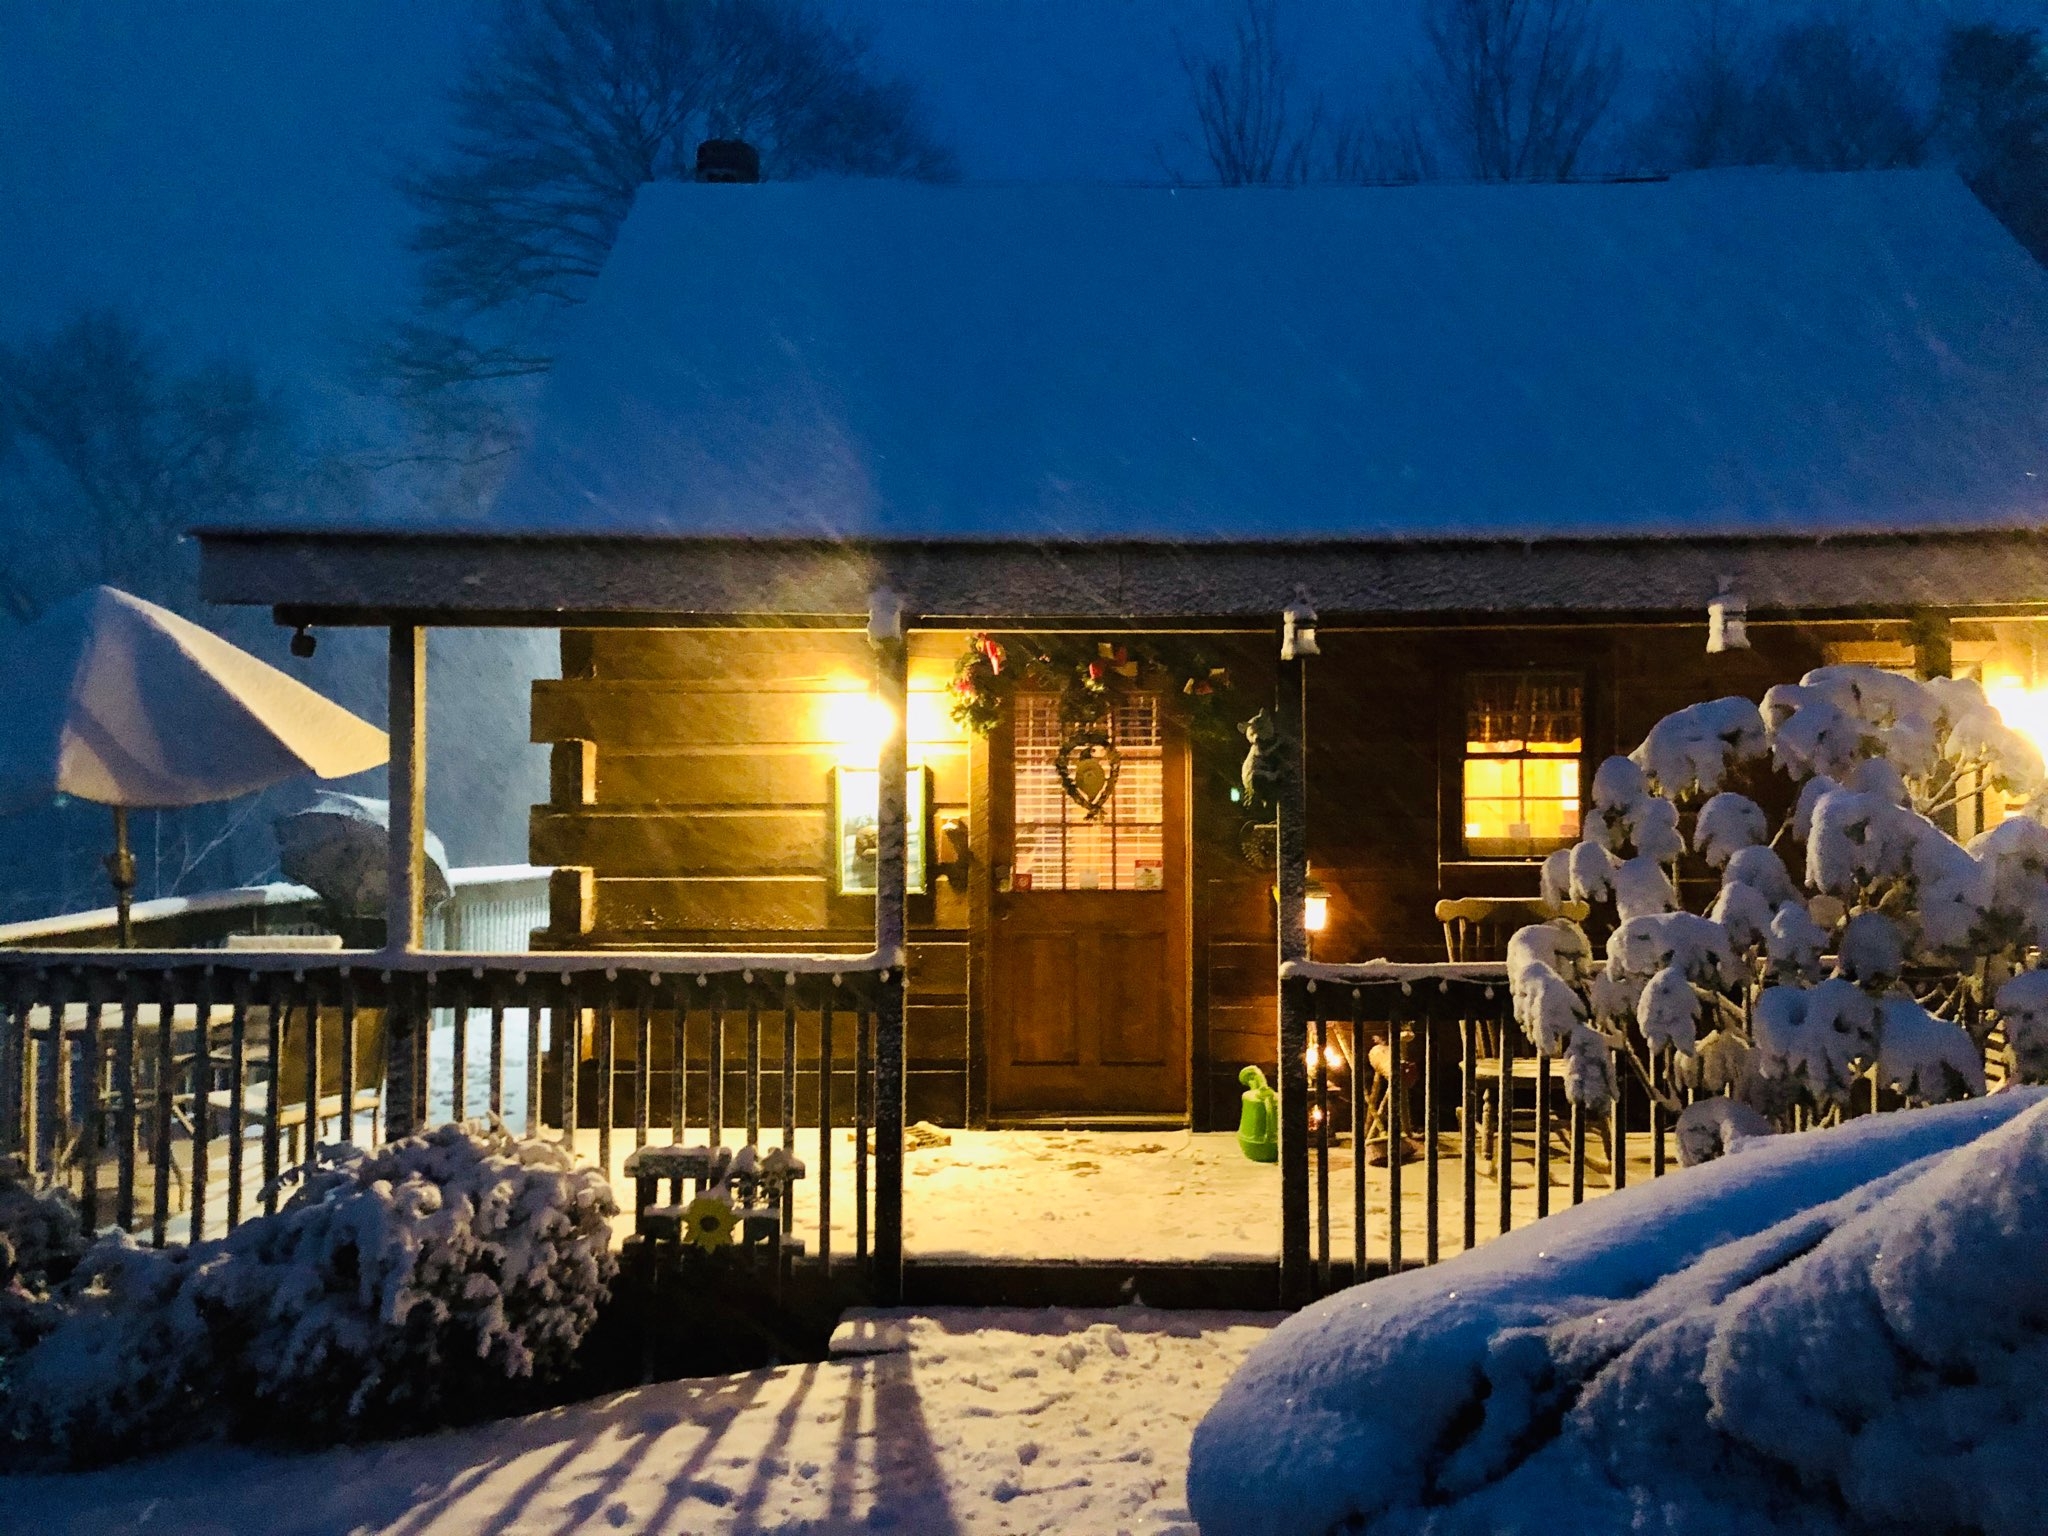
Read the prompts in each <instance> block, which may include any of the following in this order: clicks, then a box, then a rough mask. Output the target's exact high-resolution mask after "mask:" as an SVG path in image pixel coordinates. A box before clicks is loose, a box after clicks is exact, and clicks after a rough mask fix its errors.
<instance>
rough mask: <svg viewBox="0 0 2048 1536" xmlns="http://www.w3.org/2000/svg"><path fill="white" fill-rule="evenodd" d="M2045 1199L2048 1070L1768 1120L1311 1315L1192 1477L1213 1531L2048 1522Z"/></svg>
mask: <svg viewBox="0 0 2048 1536" xmlns="http://www.w3.org/2000/svg"><path fill="white" fill-rule="evenodd" d="M2044 1229H2048V1093H2044V1092H2041V1091H2031V1090H2014V1091H2009V1092H2002V1093H1999V1094H1996V1095H1993V1096H1992V1097H1991V1098H1989V1099H1985V1100H1976V1101H1971V1102H1968V1103H1963V1104H1955V1105H1947V1106H1943V1107H1940V1108H1936V1109H1925V1110H1916V1111H1911V1112H1907V1113H1901V1114H1895V1115H1884V1116H1876V1117H1871V1118H1869V1119H1866V1120H1861V1121H1858V1122H1855V1123H1854V1124H1852V1125H1849V1126H1846V1127H1842V1128H1839V1129H1836V1130H1831V1131H1823V1132H1817V1133H1814V1134H1811V1135H1805V1136H1787V1137H1774V1138H1769V1139H1768V1140H1762V1141H1757V1142H1753V1143H1750V1144H1749V1145H1747V1146H1746V1147H1744V1148H1743V1150H1741V1151H1740V1152H1738V1153H1736V1154H1734V1155H1731V1156H1729V1157H1725V1158H1722V1159H1720V1160H1718V1161H1716V1162H1712V1163H1708V1164H1705V1165H1703V1166H1701V1167H1698V1168H1693V1169H1688V1170H1685V1171H1684V1172H1681V1173H1678V1174H1674V1175H1672V1176H1671V1177H1668V1178H1665V1179H1660V1180H1658V1181H1656V1182H1655V1183H1653V1184H1651V1185H1649V1186H1647V1187H1642V1188H1635V1189H1631V1190H1629V1191H1627V1192H1625V1193H1623V1194H1620V1195H1616V1196H1614V1197H1613V1198H1611V1199H1607V1200H1603V1201H1600V1202H1598V1203H1596V1204H1593V1205H1590V1206H1587V1207H1585V1208H1584V1209H1581V1210H1578V1211H1573V1212H1569V1213H1567V1214H1564V1215H1561V1216H1558V1217H1556V1218H1554V1219H1552V1220H1550V1221H1548V1222H1545V1223H1543V1224H1541V1225H1539V1226H1537V1227H1534V1228H1531V1229H1529V1230H1526V1231H1522V1232H1518V1233H1516V1234H1514V1235H1512V1236H1510V1237H1506V1238H1502V1239H1500V1240H1499V1241H1497V1242H1495V1243H1492V1244H1489V1245H1487V1246H1486V1247H1485V1248H1483V1249H1481V1250H1480V1251H1478V1252H1477V1253H1474V1254H1472V1255H1469V1256H1467V1257H1464V1258H1460V1259H1457V1260H1454V1261H1452V1262H1451V1263H1448V1264H1445V1265H1443V1266H1441V1267H1439V1268H1436V1269H1432V1270H1427V1271H1419V1272H1411V1273H1408V1274H1404V1275H1401V1276H1399V1277H1397V1278H1395V1279H1391V1280H1385V1281H1380V1282H1377V1283H1375V1284H1373V1285H1370V1286H1366V1287H1361V1288H1358V1289H1354V1290H1350V1291H1345V1292H1341V1293H1339V1294H1338V1295H1336V1296H1333V1297H1330V1298H1328V1299H1326V1300H1324V1301H1322V1302H1320V1303H1318V1304H1317V1305H1315V1306H1313V1307H1310V1308H1308V1309H1307V1310H1306V1311H1304V1312H1301V1313H1299V1314H1297V1315H1296V1316H1295V1317H1293V1318H1291V1319H1289V1320H1288V1321H1287V1322H1285V1323H1284V1324H1283V1325H1281V1327H1279V1328H1278V1329H1276V1330H1275V1332H1274V1333H1273V1335H1272V1336H1271V1337H1270V1338H1269V1339H1268V1340H1267V1341H1266V1342H1265V1343H1264V1344H1262V1345H1261V1346H1260V1347H1259V1348H1258V1349H1257V1350H1256V1351H1255V1352H1254V1353H1253V1354H1252V1356H1251V1357H1250V1359H1249V1360H1248V1361H1247V1362H1246V1365H1245V1368H1244V1370H1243V1371H1242V1372H1240V1373H1239V1375H1238V1377H1237V1378H1236V1379H1235V1380H1233V1381H1232V1382H1231V1384H1230V1385H1229V1387H1228V1388H1226V1389H1225V1391H1224V1393H1223V1395H1222V1397H1221V1398H1220V1399H1219V1401H1218V1403H1217V1405H1216V1407H1215V1408H1214V1409H1213V1410H1211V1412H1210V1413H1209V1414H1208V1416H1207V1417H1206V1418H1205V1419H1204V1421H1203V1423H1202V1424H1201V1426H1200V1427H1199V1428H1198V1429H1197V1431H1196V1434H1195V1441H1194V1445H1193V1448H1192V1453H1191V1470H1190V1474H1189V1486H1188V1492H1189V1503H1190V1505H1191V1507H1192V1509H1193V1512H1194V1514H1195V1515H1196V1516H1197V1517H1198V1518H1199V1519H1200V1521H1201V1528H1202V1531H1203V1532H1204V1536H1282V1533H1302V1532H1324V1531H1328V1530H1331V1529H1333V1528H1335V1527H1337V1526H1339V1524H1340V1523H1343V1525H1342V1528H1344V1529H1347V1530H1359V1531H1370V1532H1372V1533H1374V1536H1391V1533H1397V1532H1398V1533H1409V1532H1419V1531H1423V1530H1427V1531H1429V1532H1430V1533H1432V1536H1464V1533H1474V1536H1476V1533H1479V1532H1486V1533H1489V1536H1494V1533H1514V1532H1523V1531H1526V1532H1531V1533H1534V1532H1539V1531H1541V1532H1553V1531H1561V1530H1571V1531H1574V1532H1583V1533H1588V1536H1609V1533H1618V1532H1641V1533H1661V1536H1767V1533H1776V1532H1780V1531H1782V1532H1785V1533H1788V1536H1789V1533H1791V1532H1795V1531H1797V1532H1801V1533H1815V1536H1826V1533H1839V1536H1847V1533H1855V1536H1864V1533H1876V1532H1892V1531H1904V1530H1933V1529H1939V1530H1952V1531H1956V1532H1965V1531H1970V1532H1984V1533H1987V1536H2023V1533H2025V1536H2038V1533H2039V1532H2041V1531H2043V1530H2048V1479H2043V1478H2042V1476H2041V1475H2040V1470H2039V1448H2040V1446H2041V1444H2042V1443H2043V1439H2044V1435H2048V1399H2044V1398H2043V1396H2042V1392H2041V1382H2042V1381H2043V1380H2044V1379H2048V1264H2044V1263H2043V1262H2042V1256H2043V1253H2044V1248H2043V1242H2044V1239H2043V1236H2042V1233H2043V1231H2044ZM1344 1522H1351V1523H1344Z"/></svg>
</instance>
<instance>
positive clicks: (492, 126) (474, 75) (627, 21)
mask: <svg viewBox="0 0 2048 1536" xmlns="http://www.w3.org/2000/svg"><path fill="white" fill-rule="evenodd" d="M453 105H454V116H455V131H454V135H453V140H452V142H451V144H450V146H449V148H448V151H447V153H446V154H445V156H443V158H442V159H441V160H440V161H439V162H438V163H435V164H433V165H430V166H427V167H424V168H420V169H416V170H414V171H413V172H412V173H410V174H408V175H407V176H406V177H404V178H403V180H402V183H401V185H402V189H403V190H404V192H405V193H406V195H407V196H408V197H409V198H410V200H411V201H412V203H413V205H414V206H415V207H416V208H417V209H418V211H419V215H420V221H419V224H418V226H417V228H416V229H415V231H414V233H413V235H412V237H411V242H410V243H411V247H412V250H413V251H414V253H415V254H416V255H417V256H418V258H419V260H420V280H421V313H420V314H419V315H418V316H416V317H415V318H414V319H413V320H412V321H411V322H409V323H407V324H406V325H404V326H402V327H400V328H399V330H398V332H397V334H396V335H395V336H394V337H393V338H392V340H391V343H390V345H389V346H388V348H387V349H386V352H385V354H384V358H383V361H384V364H385V365H386V367H387V368H388V369H389V370H390V371H391V372H393V373H395V374H396V375H397V377H398V378H399V379H400V381H401V386H402V390H403V391H404V392H405V394H406V396H407V398H408V400H409V401H410V402H411V403H413V404H415V405H418V404H421V403H422V402H423V401H424V400H425V399H426V398H427V397H430V396H436V395H439V394H441V393H442V392H443V391H446V390H448V389H450V388H456V387H462V386H471V385H478V384H481V385H486V386H488V385H492V384H502V383H504V382H505V381H508V380H514V379H518V378H521V377H526V376H530V375H532V374H535V373H540V372H544V371H545V370H546V369H547V367H548V366H549V363H550V361H551V358H550V354H549V346H548V326H547V321H548V318H549V317H550V316H551V315H552V314H554V313H557V312H559V311H560V310H561V309H562V308H564V307H566V306H569V305H573V304H575V303H576V302H578V301H579V300H580V299H581V298H582V296H583V294H584V293H585V291H586V290H587V288H588V286H589V284H590V282H591V281H592V279H594V278H595V277H596V275H597V273H598V270H599V268H601V267H602V266H603V264H604V260H605V256H606V255H607V253H608V252H609V251H610V249H611V245H612V241H613V239H614V238H615V237H616V235H617V234H618V230H619V226H620V224H621V223H622V222H623V221H624V220H625V217H626V214H627V212H628V210H629V209H630V208H631V207H632V204H633V198H634V195H635V193H636V192H637V191H638V190H639V189H640V188H641V187H642V186H644V185H646V184H647V183H649V182H654V181H663V180H679V179H687V178H688V177H689V176H690V175H691V174H692V170H693V166H694V157H695V151H696V146H697V144H698V143H699V142H700V141H701V140H703V139H706V138H714V137H734V138H744V139H746V140H748V141H749V142H750V143H752V144H753V145H754V146H755V148H756V149H758V150H759V151H760V154H761V163H762V171H763V174H764V175H767V176H770V177H800V176H807V175H812V174H816V173H819V172H836V173H842V174H849V175H866V176H911V177H925V178H931V177H944V176H947V175H950V174H951V173H952V170H953V163H952V159H951V157H950V155H949V154H948V153H947V151H946V150H945V149H944V148H943V147H941V146H940V145H939V144H938V143H937V141H936V140H935V139H934V138H933V137H932V135H931V133H930V131H929V130H928V129H927V127H926V126H925V123H924V119H923V117H922V114H921V112H920V110H919V107H918V103H917V101H916V98H915V95H914V92H913V91H912V89H911V87H910V86H909V84H907V83H906V82H905V81H903V80H900V79H897V78H895V77H893V76H891V75H889V74H887V73H886V72H885V71H883V70H882V69H881V68H880V67H879V66H878V65H877V64H876V62H875V60H874V59H873V57H872V55H871V53H870V51H869V45H868V40H867V38H866V36H865V35H864V34H862V33H860V32H858V31H856V30H854V29H851V28H849V27H847V26H845V25H839V24H835V23H833V22H831V21H828V20H827V19H826V17H825V16H824V14H823V13H822V12H821V11H820V10H819V9H818V8H817V6H816V5H815V4H813V3H811V0H501V4H500V7H499V9H498V11H497V12H496V14H495V16H494V19H493V21H492V23H491V25H490V28H489V32H488V38H487V43H486V46H485V47H484V49H483V51H482V52H481V53H480V54H479V55H478V57H477V58H476V59H475V60H474V61H473V62H472V64H471V65H470V67H469V69H468V71H467V73H466V74H465V76H464V77H463V79H462V81H461V83H460V84H459V85H458V86H457V88H456V90H455V92H454V99H453ZM457 414H458V417H459V415H460V413H459V412H458V413H457ZM441 425H442V426H443V427H444V428H445V427H446V426H447V425H448V424H447V423H446V422H443V423H442V424H441ZM486 435H487V436H488V435H489V434H488V433H487V434H486Z"/></svg>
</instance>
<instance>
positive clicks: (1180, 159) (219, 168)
mask: <svg viewBox="0 0 2048 1536" xmlns="http://www.w3.org/2000/svg"><path fill="white" fill-rule="evenodd" d="M830 8H832V9H834V10H836V11H837V12H839V13H840V14H844V15H850V16H853V17H857V18H865V19H866V20H868V21H869V22H870V23H871V25H872V26H873V29H874V33H875V38H876V46H877V50H878V51H879V52H880V53H881V54H882V56H883V57H884V58H885V59H886V60H888V61H889V62H890V63H892V64H893V65H895V66H896V67H897V68H899V69H900V70H902V71H903V72H904V73H906V74H908V75H910V76H911V77H913V78H914V79H916V80H918V81H919V82H920V83H921V85H922V86H923V88H924V90H925V92H926V97H927V100H928V102H929V105H930V107H931V110H932V115H933V117H934V119H935V120H936V122H937V124H938V126H939V128H940V130H941V132H942V133H944V134H945V135H946V136H947V137H948V138H949V139H950V140H951V142H952V143H953V144H954V145H955V146H956V148H957V151H958V154H959V158H960V161H961V164H962V166H963V168H964V170H965V173H966V174H967V176H969V177H970V178H973V179H977V180H1029V181H1037V180H1132V179H1145V180H1152V179H1158V178H1159V177H1160V176H1161V175H1162V174H1163V171H1162V159H1161V156H1162V152H1163V153H1164V154H1165V156H1166V157H1167V158H1168V159H1169V160H1171V161H1173V162H1174V163H1177V164H1184V165H1190V166H1191V165H1192V161H1191V160H1190V159H1189V157H1188V148H1187V143H1186V137H1185V136H1186V131H1187V127H1188V117H1187V108H1186V95H1185V84H1184V81H1183V80H1182V77H1181V74H1180V70H1179V66H1178V64H1177V62H1176V56H1175V35H1176V30H1177V29H1178V30H1180V31H1181V32H1183V33H1185V34H1187V35H1189V36H1190V37H1192V38H1195V39H1200V38H1203V37H1205V36H1214V35H1217V34H1219V33H1220V32H1221V31H1222V29H1223V27H1224V26H1225V24H1226V22H1227V18H1228V17H1229V16H1230V15H1231V14H1233V12H1234V10H1235V5H1234V4H1233V3H1232V0H1186V3H1182V4H1178V5H1167V4H1164V3H1162V0H832V5H831V7H830ZM1986 9H1989V10H1992V11H1995V12H1998V13H2001V14H2006V15H2019V16H2024V15H2029V14H2042V13H2044V11H2048V7H2044V3H2043V0H2028V3H2024V4H2018V5H2015V4H2013V3H2011V0H1999V3H1996V4H1988V5H1970V6H1964V5H1963V4H1961V3H1960V0H1958V3H1956V4H1955V5H1953V6H1951V5H1946V4H1940V3H1937V0H1918V3H1907V4H1905V5H1903V6H1898V5H1894V6H1890V7H1887V8H1886V13H1887V14H1889V15H1896V16H1904V17H1906V18H1909V24H1916V23H1917V24H1926V23H1929V22H1932V21H1934V20H1937V19H1938V18H1939V17H1940V16H1941V15H1942V14H1943V13H1945V12H1947V11H1949V10H1957V11H1963V10H1967V11H1968V12H1969V13H1971V14H1976V13H1979V12H1981V11H1983V10H1986ZM483 14H484V11H483V8H482V5H481V3H480V0H436V3H421V0H324V3H320V4H282V3H276V0H208V3H204V4H194V3H169V0H166V3H147V4H145V3H143V0H126V3H113V0H101V3H91V0H0V187H4V188H5V189H6V195H7V199H8V202H9V204H10V207H9V214H10V216H9V217H8V218H7V219H6V221H5V222H4V225H0V336H4V335H12V334H16V333H18V332H20V331H21V330H23V329H25V328H30V327H35V326H40V325H45V324H50V323H55V322H56V321H58V320H61V319H62V318H63V317H65V316H66V315H68V314H69V313H70V312H71V311H73V310H74V309H75V308H77V307H78V306H80V305H82V304H88V303H94V302H104V301H107V300H118V301H122V302H127V303H131V304H134V305H136V306H137V307H138V308H140V309H141V310H142V311H143V312H144V313H145V314H146V315H147V316H148V317H149V318H150V319H151V320H152V321H153V322H154V323H155V324H156V325H157V326H158V327H159V328H160V329H162V330H163V331H164V332H166V333H167V334H168V335H169V336H170V337H171V338H173V339H174V340H175V341H177V342H179V343H181V344H189V345H191V346H193V347H195V348H199V349H206V350H228V351H233V352H238V353H241V354H243V355H246V356H248V357H249V358H251V359H252V360H253V361H254V362H256V363H257V364H258V365H259V367H261V368H263V369H264V370H265V371H266V372H267V373H269V374H270V375H271V376H272V377H273V378H276V379H277V380H278V381H279V382H285V383H288V384H291V385H293V386H295V387H296V388H297V389H298V390H299V391H301V392H303V393H304V394H306V395H312V396H318V395H319V394H321V393H323V392H325V391H329V390H336V389H339V388H340V384H339V382H338V375H339V374H340V373H341V372H342V371H343V370H344V369H345V367H346V364H347V361H348V359H349V358H350V356H351V355H352V350H353V347H354V346H355V344H356V343H357V341H358V340H359V339H360V338H361V336H362V335H363V334H364V332H365V331H366V330H368V329H369V328H371V327H373V326H374V325H375V324H376V322H377V321H378V320H379V319H381V318H382V317H383V316H385V315H387V314H389V313H390V312H392V311H393V310H394V309H396V308H397V307H398V306H400V305H401V304H402V303H403V302H404V299H405V295H406V284H407V266H406V259H405V257H404V254H403V253H402V251H401V250H400V249H399V238H400V236H401V234H402V232H403V229H404V227H405V222H406V210H405V208H404V206H403V205H402V204H401V203H400V201H399V200H398V198H397V197H396V195H395V194H394V193H393V192H392V191H391V190H390V185H389V177H390V173H391V171H392V169H393V168H394V167H395V166H396V165H397V164H398V163H399V162H400V161H401V160H402V158H403V157H405V156H406V155H408V154H417V153H421V152H425V151H430V150H431V149H432V148H433V147H434V145H435V144H436V143H437V141H438V137H439V130H440V126H441V122H442V108H441V92H442V90H443V88H444V87H445V86H446V85H447V84H448V83H449V82H450V81H451V80H452V79H453V78H454V76H455V74H456V72H457V70H458V68H459V65H460V62H461V60H462V58H463V56H464V51H465V49H466V47H467V46H468V45H469V43H470V41H471V39H472V37H473V35H474V34H475V32H476V30H477V28H478V25H479V18H480V16H481V15H483ZM1282 15H1283V26H1284V28H1285V29H1286V30H1287V31H1288V32H1289V33H1291V34H1292V36H1293V38H1294V39H1295V48H1296V51H1297V53H1298V55H1299V57H1300V59H1301V72H1302V77H1303V78H1302V87H1303V90H1304V93H1305V94H1306V93H1313V92H1316V91H1321V92H1323V93H1324V94H1326V95H1327V96H1329V97H1330V98H1331V99H1332V100H1333V102H1336V103H1347V102H1365V101H1369V100H1370V99H1371V98H1372V96H1373V95H1375V94H1376V93H1377V90H1378V89H1379V88H1380V87H1381V86H1382V85H1383V84H1384V83H1385V82H1387V81H1389V80H1393V79H1399V78H1401V77H1402V76H1404V75H1405V73H1406V70H1407V68H1408V66H1409V63H1410V61H1411V60H1412V58H1413V56H1414V50H1415V48H1416V45H1417V34H1416V26H1415V21H1414V17H1415V7H1414V5H1413V3H1412V0H1289V3H1287V4H1285V5H1283V6H1282ZM1614 15H1615V17H1616V18H1617V19H1618V20H1619V21H1620V22H1621V23H1622V24H1623V26H1622V30H1625V32H1626V34H1627V40H1628V41H1629V42H1630V43H1631V45H1632V54H1633V55H1635V56H1636V64H1637V70H1636V73H1637V77H1638V79H1641V78H1643V77H1644V76H1646V75H1647V73H1648V72H1649V69H1650V68H1652V67H1654V65H1653V63H1652V62H1651V60H1652V59H1653V58H1654V54H1655V53H1656V51H1657V46H1658V44H1659V42H1660V41H1661V40H1662V36H1661V34H1663V33H1664V32H1666V31H1668V29H1669V27H1670V25H1671V24H1672V23H1673V21H1674V19H1675V18H1677V17H1679V16H1680V15H1682V7H1681V6H1680V5H1678V4H1676V3H1671V4H1667V3H1665V0H1657V3H1656V4H1654V5H1651V4H1648V3H1642V4H1641V7H1640V9H1638V8H1637V6H1636V4H1635V3H1631V4H1630V5H1628V6H1617V7H1616V8H1615V9H1614Z"/></svg>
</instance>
